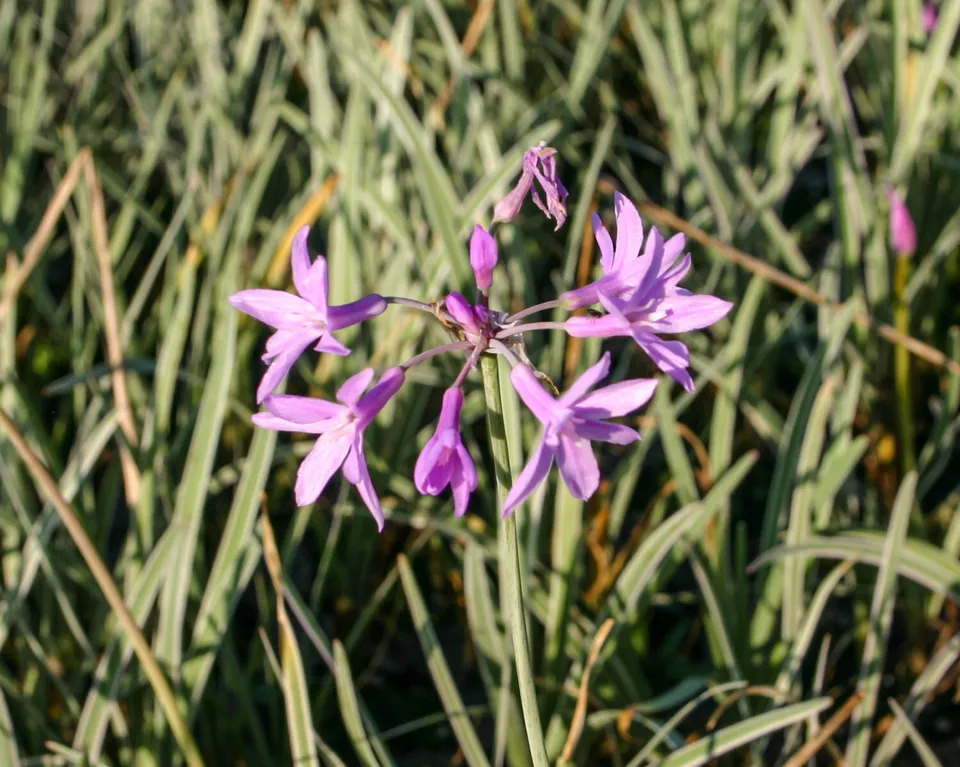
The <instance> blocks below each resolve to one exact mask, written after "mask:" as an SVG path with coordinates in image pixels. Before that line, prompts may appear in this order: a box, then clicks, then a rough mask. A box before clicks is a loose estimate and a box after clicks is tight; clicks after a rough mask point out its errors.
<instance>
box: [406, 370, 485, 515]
mask: <svg viewBox="0 0 960 767" xmlns="http://www.w3.org/2000/svg"><path fill="white" fill-rule="evenodd" d="M462 407H463V392H462V391H461V390H460V388H459V387H455V388H452V389H447V391H446V392H444V395H443V406H442V407H441V408H440V421H439V423H438V424H437V430H436V432H435V433H434V435H433V436H432V437H430V439H429V440H427V444H426V445H424V448H423V451H422V452H421V453H420V457H419V458H417V465H416V466H415V467H414V470H413V482H414V484H415V485H416V487H417V490H419V491H420V492H421V493H426V494H427V495H440V493H441V492H443V489H444V488H445V487H446V486H447V485H450V489H451V490H452V491H453V508H454V511H455V513H456V515H457V516H458V517H462V516H463V514H464V512H466V510H467V504H468V503H469V501H470V493H472V492H473V491H474V490H476V489H477V482H478V480H477V470H476V467H475V466H474V465H473V460H472V459H471V458H470V454H469V453H468V452H467V449H466V448H465V447H464V446H463V441H462V440H461V438H460V409H461V408H462Z"/></svg>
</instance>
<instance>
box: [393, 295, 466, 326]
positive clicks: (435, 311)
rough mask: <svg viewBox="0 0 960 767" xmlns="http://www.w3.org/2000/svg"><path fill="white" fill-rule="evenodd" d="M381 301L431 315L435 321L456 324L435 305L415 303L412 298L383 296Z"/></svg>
mask: <svg viewBox="0 0 960 767" xmlns="http://www.w3.org/2000/svg"><path fill="white" fill-rule="evenodd" d="M383 300H384V301H386V302H387V303H388V304H396V305H397V306H405V307H407V308H408V309H417V310H418V311H421V312H426V313H427V314H432V315H433V316H434V317H436V318H437V319H440V320H444V321H445V322H450V323H453V324H456V321H455V320H454V319H453V317H451V316H450V315H449V314H447V312H445V311H444V310H443V309H440V308H439V307H438V306H437V305H436V304H425V303H424V302H423V301H417V300H416V299H413V298H404V297H403V296H383Z"/></svg>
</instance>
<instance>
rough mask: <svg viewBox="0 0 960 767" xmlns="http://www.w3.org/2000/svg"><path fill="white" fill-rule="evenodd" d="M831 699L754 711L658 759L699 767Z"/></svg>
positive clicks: (666, 764) (675, 766)
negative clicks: (739, 720)
mask: <svg viewBox="0 0 960 767" xmlns="http://www.w3.org/2000/svg"><path fill="white" fill-rule="evenodd" d="M832 703H833V699H832V698H817V699H816V700H811V701H806V702H804V703H795V704H793V705H792V706H784V707H783V708H779V709H776V710H774V711H768V712H766V713H764V714H758V715H757V716H755V717H752V718H750V719H748V720H746V721H745V722H738V723H737V724H733V725H730V726H729V727H724V728H723V729H722V730H718V731H717V732H715V733H712V734H710V735H708V736H707V737H705V738H702V739H701V740H698V741H697V742H696V743H691V744H690V745H689V746H684V747H683V748H681V749H680V750H679V751H675V752H674V753H672V754H670V756H668V757H667V758H666V759H664V760H663V761H662V762H660V766H661V767H700V766H701V765H704V764H707V763H708V762H711V761H713V760H714V759H717V758H718V757H720V756H723V755H724V754H727V753H729V752H730V751H733V750H734V749H736V748H739V747H740V746H744V745H747V744H748V743H752V742H753V741H755V740H758V739H759V738H762V737H764V736H765V735H769V734H770V733H772V732H776V731H777V730H783V729H785V728H787V727H790V726H791V725H793V724H797V723H799V722H802V721H804V720H805V719H807V718H808V717H810V716H813V715H815V714H819V713H820V712H821V711H825V710H826V709H827V708H829V707H830V705H831V704H832Z"/></svg>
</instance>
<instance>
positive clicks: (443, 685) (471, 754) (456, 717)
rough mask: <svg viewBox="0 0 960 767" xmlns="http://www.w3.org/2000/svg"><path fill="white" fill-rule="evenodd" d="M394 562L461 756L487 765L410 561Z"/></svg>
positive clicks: (474, 763)
mask: <svg viewBox="0 0 960 767" xmlns="http://www.w3.org/2000/svg"><path fill="white" fill-rule="evenodd" d="M397 565H398V567H399V569H400V582H401V583H402V584H403V592H404V594H405V595H406V598H407V607H408V608H409V609H410V617H411V618H413V626H414V630H415V631H416V632H417V638H418V639H419V640H420V646H421V647H422V648H423V654H424V656H426V659H427V666H428V668H429V669H430V675H431V676H432V677H433V683H434V685H435V686H436V688H437V693H438V694H439V695H440V700H441V702H442V703H443V708H444V711H446V712H447V719H448V721H449V722H450V728H451V729H452V730H453V732H454V735H456V737H457V742H458V743H459V744H460V748H461V749H463V756H464V758H465V759H466V761H467V764H469V765H470V767H476V766H477V765H479V767H489V764H490V762H489V761H487V757H486V755H485V754H484V752H483V746H481V745H480V739H479V738H478V737H477V732H476V730H474V728H473V724H472V723H471V722H470V718H469V717H468V716H467V714H466V709H465V708H464V705H463V700H462V699H461V697H460V693H459V691H458V690H457V685H456V682H454V681H453V675H452V674H451V673H450V667H449V666H448V665H447V661H446V658H444V657H443V650H442V649H441V648H440V641H439V640H438V639H437V634H436V632H435V631H434V630H433V624H432V623H431V621H430V615H429V613H428V612H427V606H426V604H425V603H424V601H423V595H422V594H421V593H420V587H419V586H417V581H416V578H415V577H414V574H413V570H412V569H411V568H410V563H409V562H408V561H407V558H406V557H405V556H403V555H402V554H401V555H400V556H399V557H398V558H397Z"/></svg>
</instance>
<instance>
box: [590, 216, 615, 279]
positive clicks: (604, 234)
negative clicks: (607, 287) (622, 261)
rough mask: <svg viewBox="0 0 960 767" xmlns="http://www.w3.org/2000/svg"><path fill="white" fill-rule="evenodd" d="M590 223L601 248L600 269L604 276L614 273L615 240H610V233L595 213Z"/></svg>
mask: <svg viewBox="0 0 960 767" xmlns="http://www.w3.org/2000/svg"><path fill="white" fill-rule="evenodd" d="M590 222H591V223H592V224H593V236H594V239H596V241H597V245H598V246H599V248H600V268H601V269H603V273H604V274H609V273H610V272H611V271H613V263H614V253H613V240H611V239H610V232H608V231H607V228H606V227H605V226H604V225H603V221H601V220H600V216H598V215H597V214H596V213H594V214H593V215H592V216H591V217H590Z"/></svg>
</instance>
